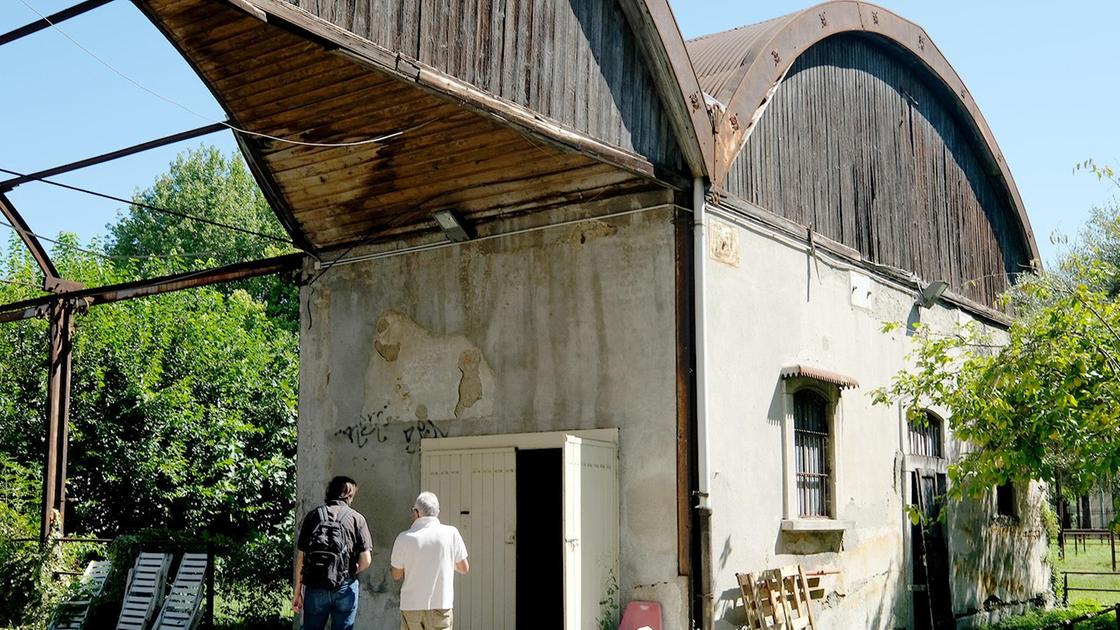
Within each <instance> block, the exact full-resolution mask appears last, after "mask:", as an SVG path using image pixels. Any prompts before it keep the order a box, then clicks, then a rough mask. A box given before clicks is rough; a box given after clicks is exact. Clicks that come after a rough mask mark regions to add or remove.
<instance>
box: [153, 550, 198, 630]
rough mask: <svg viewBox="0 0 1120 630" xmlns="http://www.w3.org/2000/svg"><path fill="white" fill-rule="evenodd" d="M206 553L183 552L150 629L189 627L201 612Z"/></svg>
mask: <svg viewBox="0 0 1120 630" xmlns="http://www.w3.org/2000/svg"><path fill="white" fill-rule="evenodd" d="M207 564H208V562H207V559H206V554H204V553H185V554H183V560H182V561H181V562H180V563H179V570H178V571H177V572H176V573H175V582H174V583H172V585H171V593H170V594H169V595H168V596H167V601H166V602H165V603H164V604H163V609H162V610H160V612H159V617H157V618H156V622H155V624H154V625H153V626H152V628H153V630H193V629H194V628H195V627H197V626H198V622H199V620H201V618H202V615H201V614H199V610H200V608H201V605H202V594H203V590H204V589H205V585H204V583H203V582H204V581H205V580H206V568H207Z"/></svg>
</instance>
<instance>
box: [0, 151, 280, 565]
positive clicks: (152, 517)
mask: <svg viewBox="0 0 1120 630" xmlns="http://www.w3.org/2000/svg"><path fill="white" fill-rule="evenodd" d="M137 197H138V198H139V199H141V200H144V201H145V202H146V203H150V204H153V205H157V206H160V207H166V208H175V209H179V210H183V211H185V212H189V213H191V214H196V215H203V216H207V217H210V218H214V219H218V220H220V221H222V222H225V223H231V224H235V225H241V226H246V227H251V228H252V229H255V230H259V231H264V232H270V233H276V234H280V233H281V231H280V228H279V226H278V225H277V222H276V219H275V217H272V215H271V213H270V211H268V208H267V205H264V203H263V199H262V198H261V196H260V193H259V191H257V190H256V187H255V185H254V184H253V181H252V178H251V177H249V176H248V173H247V171H246V169H245V167H244V165H243V164H242V163H241V162H240V161H239V159H232V158H231V159H227V158H224V157H223V156H221V154H220V153H218V152H217V151H215V150H213V149H202V150H198V151H189V152H187V153H185V154H183V155H181V156H180V157H179V158H178V159H177V160H176V161H175V162H174V163H173V164H172V165H171V168H170V171H169V172H168V174H167V175H165V176H162V177H160V178H159V179H158V180H157V181H156V182H155V184H154V185H153V186H152V187H151V188H150V189H148V190H146V191H143V192H141V193H139V194H138V195H137ZM265 213H268V214H267V217H266V216H265ZM109 231H110V238H109V240H108V244H107V245H104V246H102V245H101V244H99V243H96V242H95V243H92V244H89V245H87V246H86V247H85V248H84V249H82V248H79V247H78V246H77V242H76V239H75V238H74V237H73V236H72V235H63V236H62V237H61V238H60V241H61V244H60V245H59V246H57V247H56V248H55V249H54V251H53V252H52V254H53V258H54V259H55V262H56V265H57V266H58V267H59V269H60V271H61V272H62V275H63V276H64V277H67V278H70V279H74V280H78V281H80V282H83V283H84V284H86V285H87V286H97V285H104V284H109V283H114V282H121V281H125V280H130V279H134V278H136V277H152V276H156V275H162V274H167V273H173V272H177V271H182V270H183V269H184V268H196V267H204V266H213V265H215V264H219V263H225V262H233V261H235V260H246V259H253V258H258V257H260V256H262V255H271V254H273V253H278V252H277V250H276V248H275V247H274V245H273V244H270V243H267V242H261V241H260V239H257V238H256V237H252V236H248V235H244V234H238V233H232V234H231V233H229V231H228V230H227V231H223V230H222V229H221V228H215V227H213V226H206V227H199V226H198V225H192V224H190V223H188V222H185V221H182V220H180V219H177V218H173V217H168V216H166V215H161V214H158V213H153V212H151V211H148V210H144V209H136V210H134V211H132V212H131V213H129V214H125V215H123V216H122V217H121V219H120V221H119V222H118V223H117V224H115V225H113V226H110V230H109ZM99 248H103V250H102V251H103V252H104V254H103V255H96V254H95V253H90V252H88V251H85V250H90V249H93V250H97V249H99ZM198 251H207V252H211V251H213V252H216V253H215V254H213V255H208V256H207V257H206V258H194V257H189V258H181V257H151V256H148V255H149V254H152V253H159V254H168V253H175V252H179V253H182V252H198ZM137 256H144V257H142V258H135V257H137ZM0 272H2V275H0V277H2V278H5V279H7V280H9V281H10V282H12V283H3V284H0V303H7V302H11V301H15V300H19V299H24V298H27V297H32V296H34V295H37V294H38V293H37V291H36V290H35V289H34V285H35V284H36V283H37V282H38V281H39V276H38V271H37V269H36V267H35V265H34V262H33V261H32V260H31V259H30V257H29V256H28V254H27V253H26V252H25V250H24V248H23V247H22V246H21V245H19V244H18V242H17V241H15V240H14V239H13V240H12V241H11V242H10V246H9V247H8V249H7V254H6V256H5V258H4V259H3V260H2V261H0ZM295 295H296V294H295V288H294V287H293V286H291V283H290V279H284V278H275V277H274V278H266V279H261V280H260V282H256V283H252V282H251V283H246V284H241V285H239V286H234V287H231V286H216V287H205V288H199V289H192V290H189V291H181V292H177V293H169V294H164V295H160V296H153V297H148V298H144V299H139V300H131V301H126V302H119V303H115V304H110V305H103V306H97V307H94V308H92V309H90V310H89V311H88V312H86V313H83V314H80V315H78V317H77V318H76V327H75V334H74V354H73V383H72V392H73V397H72V402H71V408H70V419H71V429H70V448H69V464H68V486H67V487H68V494H69V496H70V498H71V499H72V503H70V505H69V509H70V511H69V513H68V515H67V528H68V530H69V531H80V532H82V533H88V534H97V535H103V536H116V535H119V534H124V533H129V532H136V531H140V530H143V529H145V528H152V527H161V528H171V529H183V530H193V531H203V530H207V531H216V532H219V533H223V534H226V535H232V536H236V537H243V538H245V539H249V538H253V539H257V538H259V537H261V536H264V537H265V539H267V540H272V541H275V542H277V543H278V544H281V545H283V544H284V541H286V540H287V539H288V533H287V530H288V529H289V527H290V520H291V511H292V509H293V505H294V472H295V467H294V458H295V409H296V392H297V374H298V358H297V354H296V353H297V348H298V343H297V337H296V332H295V329H294V327H293V326H292V320H291V319H288V318H289V317H292V316H294V313H298V309H296V308H295V299H296V298H295ZM47 344H48V340H47V323H46V322H45V321H42V320H30V321H24V322H18V323H12V324H2V325H0V454H6V455H7V456H9V457H10V458H11V459H12V460H14V461H15V462H16V463H18V464H20V465H24V466H31V467H38V466H40V465H41V462H42V457H43V453H44V452H45V447H44V436H43V432H44V429H43V427H44V423H45V413H46V374H47V348H48V345H47Z"/></svg>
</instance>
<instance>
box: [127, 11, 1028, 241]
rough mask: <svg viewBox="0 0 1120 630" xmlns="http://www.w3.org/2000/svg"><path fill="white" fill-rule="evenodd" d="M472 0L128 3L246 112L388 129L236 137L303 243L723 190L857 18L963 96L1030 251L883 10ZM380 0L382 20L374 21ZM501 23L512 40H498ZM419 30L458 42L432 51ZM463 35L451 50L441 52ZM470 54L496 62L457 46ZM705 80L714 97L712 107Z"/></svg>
mask: <svg viewBox="0 0 1120 630" xmlns="http://www.w3.org/2000/svg"><path fill="white" fill-rule="evenodd" d="M464 1H465V2H466V4H463V6H461V7H460V6H459V5H455V6H456V7H458V8H454V11H461V12H462V16H461V17H462V18H463V20H467V18H468V17H470V20H467V21H466V22H463V24H464V25H467V24H468V22H469V23H470V24H473V26H472V28H476V29H479V30H478V31H477V33H474V34H473V35H470V34H464V33H463V32H455V33H452V32H451V30H453V29H450V26H449V25H450V24H451V22H449V21H448V20H452V17H454V16H450V15H442V14H441V13H440V11H441V9H440V8H439V7H438V6H436V5H437V4H438V3H436V4H433V3H430V2H429V3H425V2H422V0H383V1H381V2H378V3H370V4H365V3H357V4H355V3H349V2H343V1H341V0H339V1H336V2H330V1H326V0H287V1H285V0H137V4H138V5H139V6H140V7H141V8H142V9H143V10H144V11H145V12H146V14H147V15H148V16H149V17H150V18H151V19H152V21H153V22H154V23H155V24H156V25H157V26H158V27H159V28H160V29H162V30H163V32H164V33H165V34H166V35H167V36H168V38H169V39H170V40H171V41H172V42H173V43H174V44H175V45H176V46H177V47H178V48H179V49H180V51H181V52H182V53H183V54H184V56H185V57H186V58H187V60H188V61H189V62H190V63H191V64H192V65H194V67H195V69H196V70H197V71H198V72H199V74H200V75H201V76H202V78H203V79H204V81H206V83H207V84H208V85H209V86H210V88H211V89H212V91H213V92H214V93H215V96H216V97H217V98H218V100H219V102H221V103H222V104H223V106H224V107H225V109H226V110H227V112H228V113H229V115H230V118H231V119H232V120H233V121H234V122H235V123H236V124H237V125H239V126H240V127H242V128H244V129H248V130H251V131H254V132H258V133H264V134H268V135H272V136H279V137H282V138H285V139H298V140H301V141H304V142H318V143H324V144H331V145H337V144H340V143H347V142H360V141H363V140H368V139H371V138H376V137H379V136H385V135H390V134H393V135H392V137H390V138H386V139H385V140H384V141H382V142H377V143H368V144H361V145H353V146H318V147H313V146H296V145H291V144H289V143H285V142H277V141H275V140H268V139H261V138H250V137H246V136H245V135H244V134H237V135H238V137H239V141H241V143H242V146H243V148H244V150H245V151H246V154H247V155H248V157H249V160H250V163H251V166H252V167H253V169H254V172H255V174H256V175H257V177H258V179H259V180H260V181H261V182H262V185H263V187H264V189H265V191H266V194H268V195H269V197H270V201H272V203H273V205H274V206H275V207H277V209H278V211H279V212H280V214H281V218H282V220H283V221H284V223H285V225H286V226H287V227H288V229H289V231H290V232H291V233H292V235H293V237H295V238H297V240H299V242H300V243H301V244H303V245H304V246H305V247H307V248H308V249H311V250H315V249H323V248H333V247H339V246H343V245H346V244H352V243H355V242H364V241H366V240H368V239H371V238H388V237H391V236H393V235H397V234H401V233H405V232H409V231H414V230H417V229H434V222H432V221H431V219H430V215H431V213H432V212H433V211H435V210H437V209H442V208H454V209H457V210H459V211H460V212H463V213H465V214H467V215H470V216H473V217H480V218H484V217H489V216H495V215H500V214H506V213H510V212H521V211H529V210H532V209H538V208H541V207H546V206H549V205H555V204H561V203H565V202H570V201H573V200H579V199H581V198H589V197H602V196H604V195H610V194H618V193H624V192H628V191H634V190H642V189H650V188H658V187H661V188H665V187H668V188H676V189H682V188H685V187H688V186H689V185H690V182H689V179H690V178H692V177H702V178H706V179H707V180H708V181H710V182H711V184H712V185H713V186H715V187H716V188H720V187H722V186H723V184H724V181H725V180H726V177H727V174H728V171H729V168H730V165H731V164H732V162H733V161H734V160H735V158H736V157H737V156H738V154H739V152H740V150H741V149H742V147H743V145H744V142H745V140H746V138H747V136H748V135H749V134H750V132H751V131H752V129H753V128H754V126H755V123H756V122H757V121H758V119H759V117H761V116H762V115H764V112H765V110H766V104H767V102H768V101H769V98H770V96H771V95H772V94H773V91H774V90H775V89H776V87H777V86H778V84H779V83H780V82H781V80H782V78H783V76H784V74H785V72H786V71H788V69H789V68H790V67H791V65H792V64H793V63H794V62H795V61H796V60H797V58H798V57H799V56H800V55H801V54H802V53H803V52H804V51H805V50H807V49H808V48H809V47H811V46H812V45H813V44H814V43H816V42H819V41H821V40H822V39H825V38H827V37H830V36H832V35H836V34H839V33H849V32H859V33H864V34H868V35H870V36H875V37H879V38H881V39H883V40H886V41H889V42H891V43H892V45H894V46H896V47H897V48H898V49H899V50H900V51H901V52H902V53H903V54H905V55H907V56H908V57H909V58H910V59H911V62H912V63H914V64H915V65H916V66H919V67H921V68H924V70H925V71H926V72H928V73H929V74H930V75H931V76H932V77H934V79H935V80H936V81H938V82H940V83H941V84H942V85H943V86H944V88H945V90H946V92H947V93H948V94H951V95H952V98H954V99H956V100H957V102H958V105H959V109H960V111H961V115H962V117H963V118H964V119H965V120H966V121H967V124H968V125H969V127H970V128H971V129H972V130H973V131H974V133H975V136H976V138H977V140H978V144H979V145H980V146H982V147H983V148H984V151H985V154H986V155H987V156H989V157H990V160H991V163H992V171H993V172H994V173H995V176H996V178H997V179H998V181H999V182H1000V184H1001V189H1002V191H1003V192H1004V193H1005V194H1006V195H1007V197H1008V199H1009V200H1010V205H1011V207H1012V208H1013V209H1014V212H1015V213H1016V221H1017V224H1018V227H1019V229H1020V231H1021V234H1022V238H1023V241H1024V242H1025V243H1026V244H1027V247H1028V249H1029V250H1030V251H1031V253H1032V254H1033V255H1034V256H1035V257H1036V258H1037V256H1038V249H1037V245H1036V244H1035V242H1034V235H1033V233H1032V231H1031V228H1030V223H1029V221H1028V220H1027V216H1026V212H1025V210H1024V208H1023V204H1022V200H1021V198H1020V196H1019V193H1018V190H1017V188H1016V186H1015V183H1014V180H1013V179H1012V177H1011V174H1010V171H1009V170H1008V169H1007V165H1006V162H1005V161H1004V159H1003V156H1002V154H1001V153H1000V151H999V148H998V146H997V145H996V143H995V139H994V137H993V136H992V134H991V131H990V130H989V128H988V126H987V124H986V122H985V121H984V119H983V117H982V116H981V115H980V112H979V109H978V108H977V107H976V104H975V102H974V101H973V100H972V98H971V96H970V94H969V93H968V90H967V89H966V88H965V87H964V85H963V83H962V82H961V81H960V78H959V77H958V76H957V75H956V73H955V72H954V71H953V69H952V67H951V66H950V65H949V63H948V61H947V60H945V58H944V56H942V55H941V53H940V51H938V50H937V47H936V46H935V45H934V44H933V43H932V41H931V40H930V39H929V37H928V35H927V34H926V33H925V32H924V31H923V30H922V29H921V28H920V27H918V26H917V25H915V24H913V23H911V22H908V21H906V20H904V19H902V18H900V17H899V16H897V15H895V14H893V13H891V12H889V11H887V10H885V9H881V8H879V7H876V6H874V5H870V4H867V3H863V2H858V1H856V0H837V1H833V2H826V3H824V4H820V5H817V6H815V7H812V8H809V9H805V10H803V11H799V12H796V13H793V14H790V15H787V16H783V17H780V18H776V19H773V20H769V21H767V22H763V23H760V24H756V25H752V26H747V27H740V28H738V29H733V30H731V31H726V32H724V33H718V34H715V35H710V36H705V37H701V38H698V39H695V40H692V41H690V42H688V43H687V44H686V43H685V42H684V41H683V39H682V38H681V36H680V31H679V29H678V28H677V25H676V21H675V19H674V18H673V15H672V11H671V10H670V9H669V6H668V1H667V0H595V1H592V0H567V2H561V3H560V5H557V7H559V8H556V7H554V11H553V12H552V13H548V12H545V13H546V14H547V15H544V16H543V17H542V16H541V15H537V14H536V13H534V11H536V9H535V8H534V7H536V3H532V4H533V7H530V6H529V5H530V3H527V2H526V3H518V2H516V1H515V0H510V1H509V2H507V3H506V4H505V5H503V6H505V9H503V10H502V11H500V12H499V13H497V14H487V15H485V16H484V15H482V13H478V12H480V11H483V10H484V9H486V7H490V4H488V3H481V2H475V0H464ZM615 3H617V4H615ZM453 4H454V3H453ZM476 4H477V6H475V5H476ZM449 6H450V5H449ZM549 6H551V5H549ZM421 7H426V9H424V10H425V11H426V12H427V16H428V17H426V18H425V17H424V16H423V15H420V12H421ZM464 7H465V8H464ZM471 7H473V9H472V8H471ZM445 8H446V7H445ZM490 8H491V9H492V7H490ZM374 9H377V10H379V11H387V12H388V13H386V16H387V17H388V18H390V19H388V20H387V21H383V22H385V23H380V22H377V20H376V19H375V18H376V17H377V15H375V14H374V13H372V12H373V11H374ZM468 9H470V10H468ZM448 10H452V9H448ZM619 10H621V12H622V14H624V15H625V24H621V23H619V22H618V18H617V15H618V11H619ZM409 11H413V12H414V13H415V14H416V15H413V14H412V13H409ZM471 11H475V12H476V13H477V14H471ZM565 12H567V13H565ZM468 14H471V15H468ZM562 14H563V15H562ZM410 15H412V17H409V16H410ZM456 15H458V13H456ZM472 16H473V17H472ZM564 16H567V17H564ZM499 18H500V19H502V20H507V21H512V22H510V23H509V24H504V25H503V24H498V23H496V22H495V20H497V19H499ZM561 18H563V19H561ZM409 19H414V20H416V22H417V23H415V24H412V23H411V22H408V20H409ZM425 20H427V21H425ZM433 20H434V21H433ZM542 20H543V21H542ZM452 21H453V20H452ZM445 22H446V24H445ZM463 28H467V26H460V30H461V29H463ZM552 28H559V29H562V30H563V31H564V33H563V34H564V35H565V36H567V37H569V39H570V38H571V37H572V34H573V33H576V36H577V37H584V39H585V40H587V41H586V42H585V43H586V44H587V45H589V46H591V47H592V48H591V49H590V53H589V52H586V51H584V52H580V51H576V52H575V53H572V52H570V51H567V52H565V53H564V55H565V56H563V57H562V58H557V59H553V58H552V56H551V55H552V50H551V49H550V48H549V46H551V45H556V46H563V45H565V42H564V41H562V39H561V34H560V33H556V34H554V35H553V34H550V31H549V29H552ZM441 29H442V30H441ZM487 29H488V30H487ZM502 29H504V30H502ZM596 29H599V30H596ZM603 29H624V30H626V33H624V35H625V37H622V36H621V35H623V34H619V33H614V34H613V35H612V32H608V31H606V30H603ZM484 31H485V32H484ZM499 31H500V32H501V34H502V45H501V50H498V49H497V48H496V46H497V45H496V43H494V42H489V39H488V38H490V37H492V36H494V35H495V34H496V33H498V32H499ZM581 31H582V34H581ZM425 33H427V35H426V37H429V38H431V37H444V38H448V39H447V41H446V42H444V43H443V44H440V43H439V42H436V43H435V47H434V48H433V47H432V43H431V42H427V43H426V42H425V41H423V40H424V37H421V35H423V34H425ZM487 33H489V35H488V34H487ZM468 35H469V36H468ZM374 40H376V41H374ZM615 40H618V41H617V42H616V41H615ZM623 40H625V41H623ZM441 41H442V40H441ZM495 41H496V40H495ZM379 42H380V43H379ZM488 42H489V43H488ZM619 42H621V43H619ZM627 42H637V43H636V44H632V43H627ZM569 43H570V42H569ZM455 45H461V46H462V47H463V50H461V51H458V52H457V53H456V54H457V55H458V56H456V55H452V54H450V52H451V51H450V50H444V49H443V48H440V46H455ZM393 46H395V47H396V49H391V47H393ZM595 46H598V48H595ZM619 46H622V47H621V48H620V47H619ZM634 46H636V47H637V48H636V50H632V48H634ZM519 47H521V48H519ZM522 48H523V49H522ZM476 53H477V54H479V55H484V56H485V57H486V61H485V63H482V62H479V63H480V64H481V65H478V64H474V65H472V64H471V63H467V62H466V61H464V59H463V58H462V56H463V55H469V54H476ZM499 53H500V54H499ZM633 59H637V62H635V61H633ZM511 60H513V61H515V62H516V63H513V61H511ZM507 62H510V63H507ZM511 64H512V65H511ZM537 70H541V71H542V72H543V71H545V70H547V71H548V72H544V74H541V76H539V77H538V76H537V75H536V74H535V72H536V71H537ZM627 72H629V73H631V74H633V75H634V77H633V78H634V85H638V86H648V85H649V84H648V83H646V82H645V81H646V79H645V78H643V77H647V76H648V77H652V79H653V84H652V85H653V87H641V89H640V90H639V92H636V93H634V94H628V93H627V89H628V88H627V87H626V86H627V85H628V83H627V81H626V80H625V79H626V76H627V75H626V74H625V73H627ZM456 73H458V74H459V75H463V76H457V74H456ZM550 73H553V74H550ZM580 73H584V74H585V75H587V76H588V77H590V78H589V79H587V80H586V82H584V80H583V79H581V78H580ZM596 73H599V74H598V75H596ZM639 75H640V76H639ZM549 76H553V78H556V79H557V80H558V81H560V82H561V83H562V85H560V84H552V83H549V78H548V77H549ZM464 77H466V78H464ZM596 77H597V78H596ZM604 90H605V91H604ZM705 93H706V94H708V95H710V96H711V97H714V98H715V99H716V100H717V101H718V102H719V103H720V104H721V105H722V109H720V108H716V109H713V110H711V111H709V109H708V107H707V106H706V104H705V102H704V101H705V99H704V94H705ZM652 94H656V96H655V97H654V101H650V100H649V99H650V97H651V95H652ZM580 99H588V100H587V105H586V107H583V108H581V107H580V103H581V100H580ZM641 99H645V100H644V101H642V100H641ZM639 101H641V102H642V103H646V104H650V105H649V107H652V108H653V109H648V110H643V109H641V106H640V103H639ZM655 101H656V102H655ZM572 104H575V107H574V109H573V108H572ZM597 104H598V105H601V107H598V108H597V106H596V105H597ZM662 111H663V112H664V114H662V113H659V112H662ZM604 112H606V113H604ZM596 116H600V117H601V118H599V119H596ZM619 125H621V126H619ZM658 134H660V135H658ZM651 138H653V140H651ZM651 142H652V143H654V144H656V143H658V142H660V143H661V146H653V144H651ZM674 143H675V144H674ZM674 156H677V157H678V158H679V157H683V166H680V165H678V163H679V162H680V160H679V159H678V160H677V161H676V162H675V161H674Z"/></svg>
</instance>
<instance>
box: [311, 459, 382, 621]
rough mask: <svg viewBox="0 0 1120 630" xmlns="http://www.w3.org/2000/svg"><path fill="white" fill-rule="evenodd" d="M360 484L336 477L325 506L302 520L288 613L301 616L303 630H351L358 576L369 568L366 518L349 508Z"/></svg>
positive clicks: (349, 479)
mask: <svg viewBox="0 0 1120 630" xmlns="http://www.w3.org/2000/svg"><path fill="white" fill-rule="evenodd" d="M357 492H358V484H357V483H356V482H355V481H354V480H353V479H351V478H349V477H335V478H334V479H331V481H330V483H329V484H327V500H326V503H324V504H323V505H320V506H319V507H317V508H315V509H314V510H311V511H310V512H308V513H307V515H306V516H304V517H303V525H302V526H301V527H300V530H299V539H298V540H297V541H296V548H297V549H298V551H297V552H296V570H295V589H294V592H293V593H292V610H295V611H296V612H299V611H300V610H302V611H303V628H304V630H323V628H324V627H325V626H326V625H327V619H328V618H330V619H331V630H353V628H354V619H355V618H356V617H357V614H358V590H359V589H358V580H357V575H358V574H359V573H361V572H362V571H365V570H366V569H368V568H369V565H370V562H371V561H372V550H373V538H372V537H371V536H370V534H369V525H367V524H366V519H365V517H364V516H362V515H361V514H359V513H358V512H357V511H355V510H354V509H353V508H351V507H350V504H351V503H353V501H354V495H355V494H356V493H357Z"/></svg>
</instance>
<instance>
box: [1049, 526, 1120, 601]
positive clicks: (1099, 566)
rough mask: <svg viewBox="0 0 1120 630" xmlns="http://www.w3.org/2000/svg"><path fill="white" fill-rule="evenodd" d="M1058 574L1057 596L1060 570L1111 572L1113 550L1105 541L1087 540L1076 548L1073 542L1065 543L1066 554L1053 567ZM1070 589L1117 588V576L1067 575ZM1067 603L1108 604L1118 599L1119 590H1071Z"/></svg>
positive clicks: (1119, 578) (1119, 579) (1119, 585)
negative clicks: (1108, 591) (1115, 591)
mask: <svg viewBox="0 0 1120 630" xmlns="http://www.w3.org/2000/svg"><path fill="white" fill-rule="evenodd" d="M1116 545H1117V547H1118V548H1117V550H1116V552H1117V566H1120V540H1117V542H1116ZM1054 570H1055V571H1056V572H1057V573H1058V589H1059V592H1058V596H1059V597H1061V595H1062V593H1061V588H1062V584H1063V581H1062V572H1063V571H1102V572H1110V571H1112V551H1111V549H1110V547H1109V544H1108V541H1107V540H1106V541H1104V542H1103V543H1101V542H1098V541H1093V540H1090V541H1088V542H1086V544H1085V547H1084V548H1082V546H1081V544H1080V543H1079V544H1078V545H1077V549H1076V551H1075V550H1074V546H1073V544H1072V543H1070V542H1067V543H1066V557H1065V558H1064V559H1062V560H1058V562H1057V564H1056V565H1055V567H1054ZM1069 585H1070V587H1071V588H1109V589H1116V590H1120V575H1070V576H1069ZM1069 602H1070V604H1073V603H1075V602H1092V603H1097V604H1100V605H1105V606H1111V605H1113V604H1116V603H1117V602H1120V593H1107V592H1088V591H1070V593H1069Z"/></svg>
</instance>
